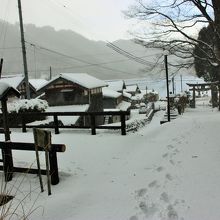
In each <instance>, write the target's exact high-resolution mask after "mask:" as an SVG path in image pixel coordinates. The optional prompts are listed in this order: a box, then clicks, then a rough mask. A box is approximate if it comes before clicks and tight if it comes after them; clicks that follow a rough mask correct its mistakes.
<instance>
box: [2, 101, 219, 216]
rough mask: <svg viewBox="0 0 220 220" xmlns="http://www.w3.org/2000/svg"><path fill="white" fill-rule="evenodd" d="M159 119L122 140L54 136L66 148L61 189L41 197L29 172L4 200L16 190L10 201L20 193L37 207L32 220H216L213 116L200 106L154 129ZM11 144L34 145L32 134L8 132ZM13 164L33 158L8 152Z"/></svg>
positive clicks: (85, 134) (114, 135)
mask: <svg viewBox="0 0 220 220" xmlns="http://www.w3.org/2000/svg"><path fill="white" fill-rule="evenodd" d="M163 114H164V112H163V111H160V112H158V113H156V115H155V116H154V118H153V120H152V122H151V123H150V124H147V125H146V126H145V127H143V128H142V129H140V130H138V131H137V132H135V133H128V135H126V136H121V135H120V132H117V131H115V132H114V131H111V132H110V133H109V132H108V131H106V130H104V131H103V130H101V131H100V130H98V131H97V135H96V136H92V135H91V134H90V131H87V130H86V131H82V130H72V131H71V130H61V134H59V135H55V134H53V137H52V142H53V143H63V144H66V147H67V149H66V152H64V153H59V155H58V162H59V169H60V183H59V184H58V185H56V186H52V195H51V196H47V192H46V191H45V192H44V193H40V186H39V181H38V177H37V176H36V175H30V174H28V175H25V176H24V178H23V175H22V174H15V177H14V179H13V181H12V182H10V184H9V185H8V186H13V185H14V187H12V188H13V190H12V192H11V194H13V193H15V191H16V189H17V188H19V190H17V193H16V199H19V200H21V199H23V198H24V197H25V195H27V198H26V199H25V200H24V209H25V210H26V212H27V211H28V210H29V209H30V208H31V206H32V205H33V208H34V209H35V208H36V210H35V211H34V212H33V213H32V214H31V215H30V217H29V219H34V220H35V219H42V220H49V219H50V220H54V219H56V220H60V219H65V220H66V219H69V220H70V219H76V220H143V219H146V220H148V219H149V220H219V219H220V211H219V210H220V190H219V186H220V171H219V170H220V169H219V168H220V147H219V130H220V117H219V114H220V112H219V111H217V110H216V109H214V110H213V109H212V108H210V107H208V106H207V105H205V104H204V105H201V106H198V107H197V108H196V109H186V112H185V113H184V114H183V115H181V116H179V117H178V118H177V119H175V120H173V121H171V122H170V123H166V124H163V125H160V124H159V121H160V119H161V118H162V116H163ZM0 138H1V140H3V139H4V137H3V135H2V134H1V135H0ZM11 139H12V140H13V141H33V135H32V132H31V130H29V131H28V133H26V134H25V133H21V132H20V131H19V130H14V131H13V132H12V134H11ZM41 156H42V158H41V162H42V164H43V163H44V155H43V154H42V155H41ZM14 158H15V159H14V161H15V164H16V165H22V166H24V165H25V166H28V165H29V164H28V162H30V163H31V162H34V161H35V155H34V153H29V154H25V153H24V152H15V151H14ZM43 180H44V183H45V188H46V178H45V177H44V179H43ZM15 181H17V182H16V183H15ZM19 183H21V185H20V186H19ZM17 201H18V200H15V199H14V203H15V204H16V203H17ZM15 204H14V205H15ZM15 219H16V218H15Z"/></svg>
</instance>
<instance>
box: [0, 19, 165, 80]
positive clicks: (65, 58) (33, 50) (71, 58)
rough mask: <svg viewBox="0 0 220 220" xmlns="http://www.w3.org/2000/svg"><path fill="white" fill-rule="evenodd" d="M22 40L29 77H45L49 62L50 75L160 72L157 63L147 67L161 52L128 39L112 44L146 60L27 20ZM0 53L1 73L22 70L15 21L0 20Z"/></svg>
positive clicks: (150, 74) (121, 75)
mask: <svg viewBox="0 0 220 220" xmlns="http://www.w3.org/2000/svg"><path fill="white" fill-rule="evenodd" d="M25 40H26V46H27V58H28V69H29V75H30V78H40V77H49V69H50V66H51V67H52V75H53V76H55V75H56V74H58V73H60V72H86V73H89V74H91V75H93V76H96V77H98V78H100V79H117V78H139V77H150V78H151V77H153V78H158V77H160V76H161V74H164V73H161V70H160V67H161V66H160V65H159V66H158V68H156V69H154V70H153V71H151V69H152V66H153V63H155V61H156V60H157V58H158V57H159V56H161V54H162V52H161V51H159V50H155V49H146V48H143V47H142V46H139V45H137V44H135V43H133V42H132V41H130V40H119V41H116V42H113V46H114V45H116V46H117V47H119V48H120V49H123V50H125V51H128V52H129V53H131V54H132V55H134V56H135V57H141V59H144V60H147V62H146V63H145V64H144V65H143V64H140V63H138V62H137V60H136V61H134V59H132V58H131V57H129V56H130V55H129V56H126V55H121V54H119V53H118V52H116V51H115V50H113V49H111V48H109V47H108V46H107V42H104V41H92V40H89V39H87V38H85V37H83V36H81V35H79V34H77V33H75V32H73V31H71V30H59V31H57V30H55V29H54V28H53V27H49V26H45V27H36V26H35V25H32V24H29V25H25ZM116 50H119V49H118V48H116ZM119 52H121V50H120V51H119ZM122 53H124V52H122ZM125 54H126V53H125ZM0 57H1V58H4V65H3V74H4V75H5V74H18V73H22V72H23V66H22V53H21V44H20V29H19V24H9V23H4V22H0Z"/></svg>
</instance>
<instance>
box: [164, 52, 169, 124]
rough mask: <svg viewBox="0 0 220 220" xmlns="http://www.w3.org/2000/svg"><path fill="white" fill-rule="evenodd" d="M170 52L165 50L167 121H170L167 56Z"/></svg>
mask: <svg viewBox="0 0 220 220" xmlns="http://www.w3.org/2000/svg"><path fill="white" fill-rule="evenodd" d="M168 54H169V52H168V51H167V50H165V51H164V64H165V70H166V84H167V121H170V96H169V79H168V63H167V56H168Z"/></svg>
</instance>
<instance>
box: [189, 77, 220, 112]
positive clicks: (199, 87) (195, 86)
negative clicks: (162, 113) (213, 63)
mask: <svg viewBox="0 0 220 220" xmlns="http://www.w3.org/2000/svg"><path fill="white" fill-rule="evenodd" d="M186 84H187V85H188V86H189V87H192V88H191V89H190V90H192V91H193V103H192V108H195V107H196V91H207V90H210V89H211V90H212V93H211V95H212V100H213V86H217V87H218V94H219V95H220V82H218V81H216V82H208V83H186ZM219 95H218V97H219ZM212 106H213V107H215V106H214V103H213V101H212ZM218 107H219V110H220V98H219V99H218Z"/></svg>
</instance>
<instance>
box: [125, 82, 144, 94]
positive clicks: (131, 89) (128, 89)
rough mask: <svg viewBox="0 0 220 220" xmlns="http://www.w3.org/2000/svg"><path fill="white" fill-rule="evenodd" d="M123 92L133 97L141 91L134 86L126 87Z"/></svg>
mask: <svg viewBox="0 0 220 220" xmlns="http://www.w3.org/2000/svg"><path fill="white" fill-rule="evenodd" d="M125 92H127V93H130V94H131V95H132V96H135V95H137V94H140V93H141V90H140V89H139V87H138V85H137V84H134V85H126V89H125Z"/></svg>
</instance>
